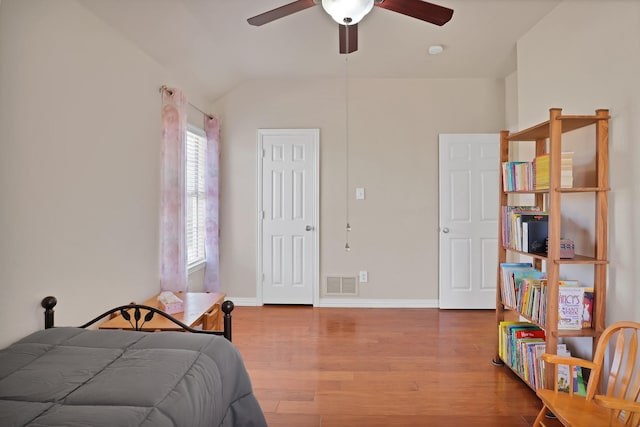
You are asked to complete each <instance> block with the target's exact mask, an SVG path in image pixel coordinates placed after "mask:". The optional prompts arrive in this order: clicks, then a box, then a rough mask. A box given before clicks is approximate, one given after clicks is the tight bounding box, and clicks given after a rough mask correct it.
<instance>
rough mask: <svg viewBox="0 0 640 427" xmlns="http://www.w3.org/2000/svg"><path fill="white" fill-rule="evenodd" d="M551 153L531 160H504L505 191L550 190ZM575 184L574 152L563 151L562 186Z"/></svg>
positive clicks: (503, 183) (566, 186) (567, 186)
mask: <svg viewBox="0 0 640 427" xmlns="http://www.w3.org/2000/svg"><path fill="white" fill-rule="evenodd" d="M550 171H551V169H550V156H549V153H545V154H541V155H539V156H536V158H535V159H533V161H531V162H503V163H502V185H503V188H504V190H505V191H531V190H548V189H549V188H550V184H551V182H550V176H551V173H550ZM572 186H573V152H571V151H568V152H563V153H562V156H561V160H560V187H561V188H571V187H572Z"/></svg>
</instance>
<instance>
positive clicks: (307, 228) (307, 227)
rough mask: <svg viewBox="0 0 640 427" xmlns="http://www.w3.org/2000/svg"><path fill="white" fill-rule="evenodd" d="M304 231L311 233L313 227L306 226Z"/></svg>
mask: <svg viewBox="0 0 640 427" xmlns="http://www.w3.org/2000/svg"><path fill="white" fill-rule="evenodd" d="M305 230H307V231H312V230H313V225H307V226H306V227H305Z"/></svg>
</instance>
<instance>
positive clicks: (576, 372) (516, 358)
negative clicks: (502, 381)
mask: <svg viewBox="0 0 640 427" xmlns="http://www.w3.org/2000/svg"><path fill="white" fill-rule="evenodd" d="M545 351H546V341H545V332H544V330H543V329H542V328H540V327H538V326H536V325H534V324H532V323H529V322H507V321H503V322H500V324H499V325H498V354H499V355H500V358H501V359H502V360H503V361H504V362H505V363H506V364H507V365H508V366H510V367H511V369H513V370H514V371H515V372H516V373H517V374H518V375H520V377H522V378H523V379H524V380H525V381H527V382H528V383H529V384H530V385H531V386H532V387H533V388H534V389H537V388H544V387H546V384H545V370H546V369H547V367H546V366H545V365H546V364H545V362H544V361H543V360H541V358H540V357H541V356H542V355H543V354H544V353H545ZM557 354H558V355H560V356H571V353H570V352H569V351H568V350H567V346H566V344H558V349H557ZM548 369H552V367H549V368H548ZM584 374H586V372H583V370H582V369H581V368H580V367H579V366H577V367H575V368H574V369H573V372H570V371H569V366H568V365H559V366H558V389H559V390H560V391H564V392H569V387H571V386H573V391H574V393H577V394H578V395H581V396H584V395H585V394H586V393H585V391H586V389H585V384H586V378H585V377H586V375H584Z"/></svg>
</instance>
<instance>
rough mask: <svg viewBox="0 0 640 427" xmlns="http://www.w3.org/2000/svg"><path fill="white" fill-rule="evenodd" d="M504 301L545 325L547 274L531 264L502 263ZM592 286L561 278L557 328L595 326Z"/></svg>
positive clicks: (501, 289)
mask: <svg viewBox="0 0 640 427" xmlns="http://www.w3.org/2000/svg"><path fill="white" fill-rule="evenodd" d="M500 276H501V277H500V283H501V286H500V292H501V297H502V303H503V304H504V305H505V306H507V307H509V308H511V309H513V310H516V311H518V312H519V313H520V314H521V315H523V316H525V317H526V318H528V319H530V320H532V321H533V322H535V323H537V324H538V325H540V326H542V327H544V326H546V319H547V300H548V286H547V278H546V273H544V272H542V271H539V270H536V269H535V268H533V265H532V264H531V263H502V264H500ZM593 291H594V289H593V287H589V286H583V285H582V284H581V283H580V282H579V281H577V280H559V281H558V329H562V330H577V329H582V328H590V327H592V323H593V322H592V318H593V302H594V301H593V299H594V292H593Z"/></svg>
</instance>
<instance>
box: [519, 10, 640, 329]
mask: <svg viewBox="0 0 640 427" xmlns="http://www.w3.org/2000/svg"><path fill="white" fill-rule="evenodd" d="M638 40H640V2H635V1H633V2H632V1H625V0H620V1H614V0H611V1H607V2H595V1H592V2H584V1H564V2H562V3H561V4H560V5H559V6H558V7H557V8H555V9H554V10H553V11H552V12H551V13H550V14H549V15H547V16H546V17H545V18H544V19H543V20H542V21H541V22H540V23H538V24H537V25H536V26H535V27H534V28H533V29H532V30H531V31H529V32H528V33H527V34H526V35H525V36H524V37H523V38H522V39H521V40H520V41H519V43H518V108H519V125H520V127H527V126H530V125H532V124H534V123H536V122H538V121H543V120H546V119H548V110H549V108H551V107H559V108H562V109H563V112H564V113H566V114H594V110H595V109H597V108H608V109H609V110H610V113H611V117H612V119H611V121H610V132H609V138H610V139H609V147H610V170H609V178H610V186H611V188H612V191H611V192H610V196H609V203H610V204H609V218H610V221H609V236H610V237H609V258H610V261H611V263H610V265H609V284H608V294H607V324H608V323H611V322H613V321H616V320H636V321H639V320H640V308H639V307H640V306H639V304H638V302H639V301H640V282H639V281H638V277H640V263H639V262H638V260H639V259H640V243H639V242H640V227H639V226H638V220H637V217H638V214H637V213H638V212H639V211H640V169H639V168H638V164H640V145H639V144H638V141H639V140H640V121H638V117H639V116H640V79H639V76H640V50H639V49H638ZM581 136H583V135H575V136H574V137H573V138H572V137H570V142H569V147H575V149H576V151H578V150H579V149H580V147H578V145H576V144H579V141H580V140H581ZM587 137H588V135H587ZM571 144H574V145H571ZM583 145H584V144H583ZM587 145H589V144H587ZM586 206H591V207H589V208H587V209H593V204H591V205H588V204H587V201H584V205H583V206H582V208H585V207H586ZM583 210H584V209H583ZM563 213H564V212H563ZM569 215H577V217H578V222H580V221H582V220H581V219H580V216H581V215H580V212H576V211H573V212H570V213H569ZM579 225H581V224H579ZM563 226H564V223H563ZM590 232H591V233H593V227H592V226H591V229H590Z"/></svg>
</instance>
